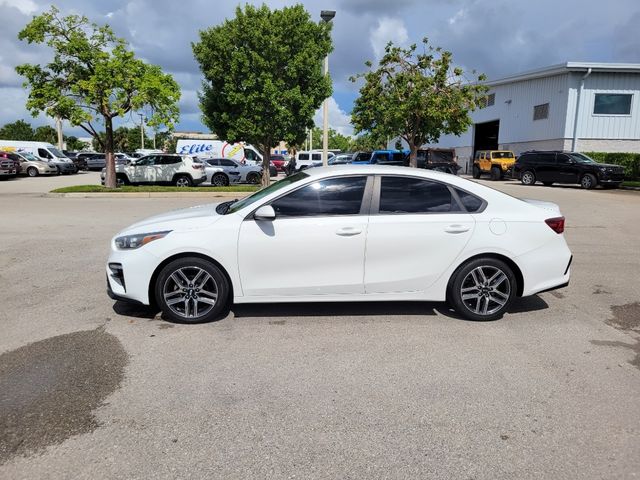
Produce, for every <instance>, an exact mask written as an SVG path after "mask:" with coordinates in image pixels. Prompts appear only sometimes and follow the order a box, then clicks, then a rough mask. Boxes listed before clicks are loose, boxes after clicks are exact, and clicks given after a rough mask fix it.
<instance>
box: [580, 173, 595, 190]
mask: <svg viewBox="0 0 640 480" xmlns="http://www.w3.org/2000/svg"><path fill="white" fill-rule="evenodd" d="M580 186H581V187H582V188H584V189H585V190H591V189H592V188H596V187H597V186H598V180H597V179H596V177H595V176H593V175H592V174H590V173H585V174H584V175H583V176H582V178H581V179H580Z"/></svg>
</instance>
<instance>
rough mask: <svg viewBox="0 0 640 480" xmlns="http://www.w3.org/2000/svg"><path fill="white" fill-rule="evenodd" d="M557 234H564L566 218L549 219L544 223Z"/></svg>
mask: <svg viewBox="0 0 640 480" xmlns="http://www.w3.org/2000/svg"><path fill="white" fill-rule="evenodd" d="M544 222H545V223H546V224H547V225H549V228H551V230H553V231H554V232H556V233H562V232H564V217H554V218H547V219H546V220H545V221H544Z"/></svg>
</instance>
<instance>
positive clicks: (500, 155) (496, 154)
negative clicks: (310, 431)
mask: <svg viewBox="0 0 640 480" xmlns="http://www.w3.org/2000/svg"><path fill="white" fill-rule="evenodd" d="M491 158H513V153H512V152H493V153H491Z"/></svg>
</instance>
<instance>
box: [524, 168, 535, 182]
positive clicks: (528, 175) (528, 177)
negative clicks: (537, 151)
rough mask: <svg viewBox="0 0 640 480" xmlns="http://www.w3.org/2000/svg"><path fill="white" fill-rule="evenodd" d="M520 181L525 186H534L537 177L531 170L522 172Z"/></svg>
mask: <svg viewBox="0 0 640 480" xmlns="http://www.w3.org/2000/svg"><path fill="white" fill-rule="evenodd" d="M520 181H521V182H522V184H523V185H533V184H534V183H536V176H535V174H534V173H533V172H532V171H531V170H526V171H524V172H522V175H521V176H520Z"/></svg>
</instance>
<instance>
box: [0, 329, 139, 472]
mask: <svg viewBox="0 0 640 480" xmlns="http://www.w3.org/2000/svg"><path fill="white" fill-rule="evenodd" d="M126 364H127V354H126V352H125V350H124V348H123V347H122V345H121V344H120V341H119V340H118V339H117V338H116V337H114V336H113V335H111V334H108V333H106V332H105V331H104V330H103V329H102V328H99V329H96V330H89V331H82V332H74V333H70V334H66V335H59V336H57V337H51V338H47V339H46V340H42V341H39V342H35V343H31V344H29V345H26V346H24V347H21V348H18V349H16V350H13V351H10V352H6V353H3V354H2V355H0V465H1V464H3V463H5V462H6V461H7V460H9V459H11V458H13V457H15V456H17V455H28V454H30V453H35V452H39V451H42V450H43V449H44V448H45V447H47V446H49V445H53V444H57V443H61V442H63V441H64V440H66V439H67V438H69V437H71V436H73V435H78V434H82V433H88V432H91V431H93V430H95V429H96V428H97V427H98V426H99V424H98V421H97V419H96V418H95V417H94V415H93V410H95V409H96V408H98V407H99V406H100V405H102V403H103V402H104V400H105V398H107V396H109V395H110V394H111V393H113V392H114V391H115V390H116V389H117V388H118V387H119V385H120V383H121V382H122V380H123V378H124V368H125V366H126Z"/></svg>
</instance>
